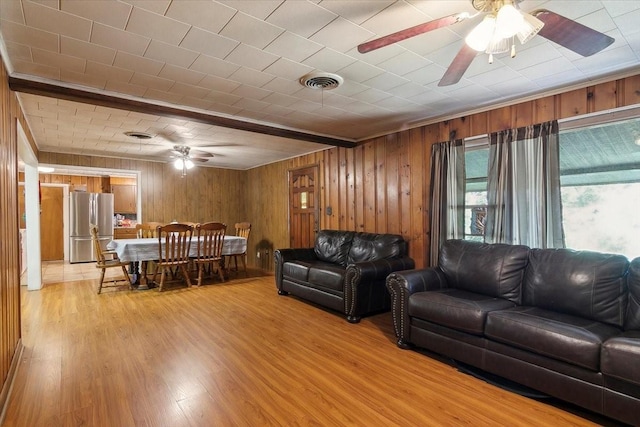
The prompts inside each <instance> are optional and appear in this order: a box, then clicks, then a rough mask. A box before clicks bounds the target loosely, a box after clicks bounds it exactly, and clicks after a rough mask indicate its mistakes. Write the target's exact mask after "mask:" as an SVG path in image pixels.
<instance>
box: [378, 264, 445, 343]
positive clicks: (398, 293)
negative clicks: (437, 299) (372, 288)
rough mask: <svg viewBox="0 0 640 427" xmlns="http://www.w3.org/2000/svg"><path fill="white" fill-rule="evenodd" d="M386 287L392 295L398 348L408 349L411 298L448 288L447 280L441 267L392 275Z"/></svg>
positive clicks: (392, 311) (398, 272) (392, 314)
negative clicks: (425, 292)
mask: <svg viewBox="0 0 640 427" xmlns="http://www.w3.org/2000/svg"><path fill="white" fill-rule="evenodd" d="M386 285H387V289H388V291H389V294H390V295H391V317H392V319H393V328H394V330H395V333H396V337H397V338H398V347H401V348H408V346H409V343H410V342H411V334H410V332H411V331H410V328H409V326H410V320H409V312H408V307H409V304H408V303H409V297H410V296H411V295H412V294H414V293H416V292H424V291H431V290H436V289H444V288H447V287H448V284H447V279H446V277H445V275H444V273H443V272H442V270H440V268H439V267H431V268H425V269H420V270H407V271H397V272H394V273H391V274H390V275H389V276H388V277H387V281H386Z"/></svg>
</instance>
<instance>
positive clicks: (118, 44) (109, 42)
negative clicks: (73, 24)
mask: <svg viewBox="0 0 640 427" xmlns="http://www.w3.org/2000/svg"><path fill="white" fill-rule="evenodd" d="M150 42H151V39H149V38H147V37H143V36H140V35H138V34H133V33H129V32H126V31H122V30H118V29H117V28H112V27H108V26H106V25H102V24H98V23H96V24H94V25H93V30H92V31H91V43H95V44H98V45H101V46H106V47H110V48H112V49H116V50H119V51H123V52H128V53H132V54H134V55H140V56H142V54H143V53H144V51H145V50H147V46H149V43H150Z"/></svg>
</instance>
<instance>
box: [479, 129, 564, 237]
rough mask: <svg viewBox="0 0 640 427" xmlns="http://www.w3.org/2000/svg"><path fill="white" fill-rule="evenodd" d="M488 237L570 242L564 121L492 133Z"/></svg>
mask: <svg viewBox="0 0 640 427" xmlns="http://www.w3.org/2000/svg"><path fill="white" fill-rule="evenodd" d="M487 202H488V207H487V219H486V221H487V222H486V230H485V241H486V242H488V243H510V244H521V245H527V246H529V247H532V248H561V247H564V232H563V229H562V204H561V199H560V163H559V147H558V122H557V121H552V122H547V123H542V124H537V125H533V126H528V127H524V128H518V129H509V130H504V131H501V132H497V133H492V134H490V135H489V173H488V176H487Z"/></svg>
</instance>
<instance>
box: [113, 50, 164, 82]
mask: <svg viewBox="0 0 640 427" xmlns="http://www.w3.org/2000/svg"><path fill="white" fill-rule="evenodd" d="M113 65H114V66H115V67H119V68H124V69H126V70H131V71H136V72H141V73H144V74H150V75H153V76H157V75H158V73H159V72H160V70H162V67H163V66H164V63H162V62H160V61H155V60H153V59H149V58H143V57H142V56H138V55H131V54H130V53H126V52H118V53H116V59H115V60H114V61H113Z"/></svg>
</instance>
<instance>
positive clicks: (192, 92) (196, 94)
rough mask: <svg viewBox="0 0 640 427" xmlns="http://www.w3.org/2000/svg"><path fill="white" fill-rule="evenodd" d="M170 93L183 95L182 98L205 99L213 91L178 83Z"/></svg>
mask: <svg viewBox="0 0 640 427" xmlns="http://www.w3.org/2000/svg"><path fill="white" fill-rule="evenodd" d="M169 92H171V93H177V94H181V95H182V96H187V97H192V98H203V97H205V96H207V95H208V94H209V92H211V91H210V90H209V89H205V88H203V87H198V86H194V85H190V84H186V83H182V82H179V81H178V82H176V84H174V85H173V86H172V87H171V89H169Z"/></svg>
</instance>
